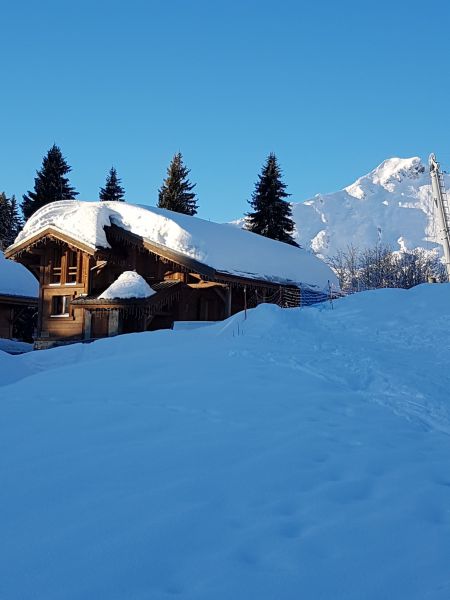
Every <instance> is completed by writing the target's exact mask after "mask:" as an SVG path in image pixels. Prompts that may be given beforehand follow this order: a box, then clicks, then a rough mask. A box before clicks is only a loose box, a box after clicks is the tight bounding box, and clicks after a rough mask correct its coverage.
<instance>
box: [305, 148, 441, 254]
mask: <svg viewBox="0 0 450 600" xmlns="http://www.w3.org/2000/svg"><path fill="white" fill-rule="evenodd" d="M446 183H447V187H448V188H450V177H449V176H446ZM293 216H294V219H295V222H296V225H297V230H298V239H299V242H300V244H301V245H302V246H303V247H305V248H312V250H314V252H316V253H318V254H319V255H320V256H322V257H326V256H333V255H335V254H336V252H337V251H338V250H345V248H346V247H347V246H348V245H349V244H352V245H354V246H356V247H357V248H367V247H372V246H374V245H375V244H377V243H378V242H382V243H383V244H386V245H390V246H391V247H392V249H394V250H399V249H408V250H411V249H413V248H417V247H422V248H426V249H432V248H435V247H436V242H437V241H438V240H437V236H436V227H435V219H434V208H433V203H432V196H431V184H430V175H429V173H428V168H427V167H426V166H425V165H424V163H423V162H422V161H421V160H420V158H418V157H414V158H404V159H402V158H390V159H388V160H385V161H384V162H383V163H381V165H379V166H378V167H377V168H376V169H374V170H373V171H371V172H370V173H368V174H367V175H364V176H363V177H360V178H359V179H357V180H356V181H355V182H354V183H353V184H351V185H349V186H347V187H346V188H344V189H343V190H341V191H339V192H335V193H332V194H317V195H316V196H314V198H312V199H310V200H307V201H306V202H303V203H294V204H293ZM439 248H440V246H439Z"/></svg>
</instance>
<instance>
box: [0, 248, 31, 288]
mask: <svg viewBox="0 0 450 600" xmlns="http://www.w3.org/2000/svg"><path fill="white" fill-rule="evenodd" d="M2 294H5V295H8V296H28V297H30V298H37V297H38V294H39V283H38V281H37V279H36V277H34V276H33V275H32V274H31V273H30V272H29V271H28V270H27V269H26V268H25V267H24V266H23V265H21V264H19V263H16V262H13V261H12V260H6V258H5V257H4V256H3V252H0V295H2Z"/></svg>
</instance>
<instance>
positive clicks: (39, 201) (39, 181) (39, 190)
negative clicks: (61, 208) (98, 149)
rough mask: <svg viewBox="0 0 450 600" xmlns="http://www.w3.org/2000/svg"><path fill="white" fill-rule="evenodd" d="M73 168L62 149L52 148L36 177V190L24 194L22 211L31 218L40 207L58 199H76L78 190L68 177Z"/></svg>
mask: <svg viewBox="0 0 450 600" xmlns="http://www.w3.org/2000/svg"><path fill="white" fill-rule="evenodd" d="M71 170H72V168H71V167H70V166H69V165H68V164H67V162H66V161H65V159H64V157H63V155H62V153H61V149H60V148H59V147H58V146H57V145H56V144H53V146H52V147H51V148H50V150H49V151H48V152H47V155H46V156H45V157H44V159H43V161H42V168H41V170H40V171H37V177H35V179H34V191H32V192H30V191H29V192H28V194H24V196H23V202H22V212H23V215H24V217H25V219H29V218H30V217H31V215H32V214H33V213H35V212H36V211H37V210H38V209H39V208H41V207H42V206H45V205H46V204H49V203H50V202H55V201H56V200H74V199H75V196H78V192H76V191H75V189H74V188H73V187H72V186H71V185H70V184H69V180H68V178H67V177H64V175H66V174H67V173H69V172H70V171H71Z"/></svg>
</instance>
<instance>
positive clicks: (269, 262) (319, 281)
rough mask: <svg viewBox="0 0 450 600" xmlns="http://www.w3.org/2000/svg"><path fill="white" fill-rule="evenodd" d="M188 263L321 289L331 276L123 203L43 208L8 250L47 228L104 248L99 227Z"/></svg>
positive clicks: (310, 258)
mask: <svg viewBox="0 0 450 600" xmlns="http://www.w3.org/2000/svg"><path fill="white" fill-rule="evenodd" d="M109 225H116V226H118V227H120V228H122V229H124V230H126V231H129V232H131V233H134V234H136V235H138V236H140V237H142V238H143V239H145V240H146V241H148V242H150V243H153V244H156V245H158V246H160V247H163V248H166V249H169V250H171V251H175V252H177V253H179V254H180V255H182V256H184V257H187V258H190V259H194V260H196V261H198V262H200V263H202V264H204V265H207V266H208V267H211V268H212V269H214V270H215V271H217V272H219V273H225V274H231V275H236V276H241V277H247V278H251V279H261V280H269V281H271V282H276V283H285V284H287V283H291V284H297V285H300V284H302V285H304V286H308V287H311V288H317V289H321V290H323V289H326V288H327V287H328V282H330V283H331V284H332V285H334V286H335V287H338V283H337V279H336V277H335V275H334V273H333V271H332V270H331V269H330V268H329V267H328V266H327V265H326V264H325V263H324V262H323V261H321V260H320V259H318V258H317V257H315V256H314V255H313V254H311V253H310V252H308V251H306V250H303V249H299V248H296V247H294V246H290V245H288V244H283V243H281V242H277V241H274V240H270V239H268V238H265V237H262V236H260V235H257V234H254V233H250V232H248V231H244V230H242V229H239V228H237V227H235V226H233V225H229V224H219V223H214V222H211V221H205V220H203V219H199V218H197V217H191V216H187V215H182V214H179V213H176V212H172V211H168V210H163V209H159V208H154V207H149V206H140V205H133V204H128V203H125V202H82V201H78V200H63V201H60V202H53V203H51V204H47V205H46V206H44V207H43V208H41V209H40V210H38V211H37V212H36V213H35V214H34V215H33V216H32V217H31V218H30V219H29V220H28V221H27V223H26V224H25V227H24V228H23V230H22V231H21V233H20V234H19V235H18V237H17V239H16V241H15V243H14V244H13V246H12V247H10V248H11V249H13V248H14V246H16V245H17V244H19V243H20V244H21V243H23V242H24V241H26V240H27V239H29V238H31V237H33V236H35V235H37V234H39V233H40V232H42V231H44V230H45V229H47V228H49V227H51V228H53V229H55V230H58V231H60V232H61V233H64V234H66V235H69V236H71V237H72V238H74V239H76V240H78V241H80V242H82V243H83V244H85V245H87V246H89V247H91V248H93V249H95V248H108V247H109V243H108V241H107V239H106V234H105V229H104V228H105V226H109Z"/></svg>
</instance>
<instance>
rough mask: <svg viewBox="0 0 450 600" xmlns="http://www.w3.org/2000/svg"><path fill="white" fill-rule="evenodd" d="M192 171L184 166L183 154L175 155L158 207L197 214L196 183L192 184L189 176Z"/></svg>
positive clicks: (162, 188) (163, 185)
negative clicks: (194, 190)
mask: <svg viewBox="0 0 450 600" xmlns="http://www.w3.org/2000/svg"><path fill="white" fill-rule="evenodd" d="M189 173H190V170H189V169H187V168H186V167H185V165H184V164H183V157H182V155H181V152H178V153H177V154H175V156H174V157H173V158H172V161H171V163H170V165H169V168H168V169H167V177H166V179H165V180H164V182H163V184H162V186H161V188H160V190H159V198H158V207H159V208H166V209H168V210H173V211H175V212H179V213H183V214H185V215H195V214H197V208H198V206H197V200H196V197H195V193H194V192H193V191H192V190H193V189H194V188H195V185H196V184H195V183H191V182H190V181H189V179H188V178H187V176H188V175H189Z"/></svg>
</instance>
